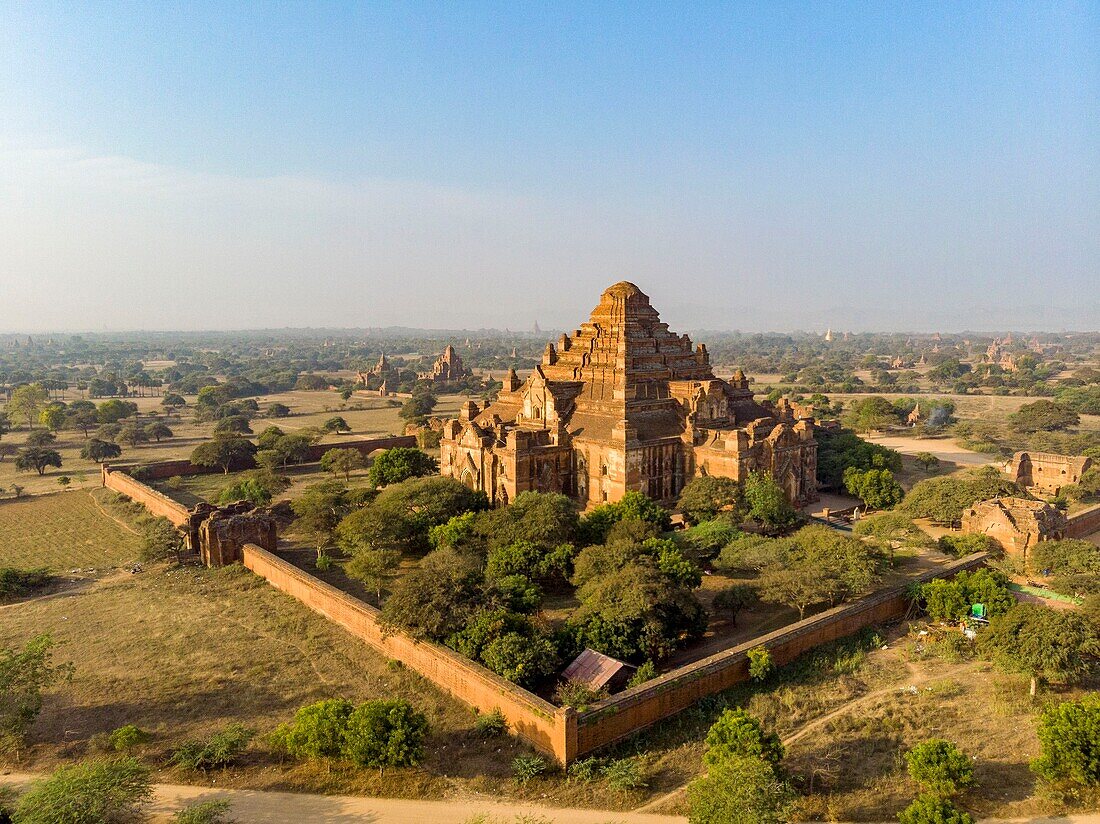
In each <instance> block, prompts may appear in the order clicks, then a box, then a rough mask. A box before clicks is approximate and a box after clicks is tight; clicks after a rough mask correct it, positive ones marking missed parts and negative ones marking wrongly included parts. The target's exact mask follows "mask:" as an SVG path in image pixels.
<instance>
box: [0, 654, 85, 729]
mask: <svg viewBox="0 0 1100 824" xmlns="http://www.w3.org/2000/svg"><path fill="white" fill-rule="evenodd" d="M52 650H53V640H52V639H51V638H50V636H49V635H39V636H37V637H36V638H32V639H31V640H30V641H28V642H27V643H26V645H25V646H24V647H23V648H22V649H9V648H4V647H0V738H3V737H14V738H16V739H18V738H21V737H22V736H23V734H24V733H25V732H26V731H27V730H28V729H29V728H30V726H31V724H33V723H34V720H35V719H36V718H37V717H38V713H39V712H40V711H41V710H42V690H44V689H46V688H47V687H50V686H53V685H54V684H56V683H57V682H58V681H64V680H68V679H70V678H72V672H73V668H72V664H54V663H53V653H52Z"/></svg>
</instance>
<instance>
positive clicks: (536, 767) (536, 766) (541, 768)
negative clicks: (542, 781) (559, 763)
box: [512, 755, 547, 784]
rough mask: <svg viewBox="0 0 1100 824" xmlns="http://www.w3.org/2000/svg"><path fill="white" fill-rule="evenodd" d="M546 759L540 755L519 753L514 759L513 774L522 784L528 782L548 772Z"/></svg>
mask: <svg viewBox="0 0 1100 824" xmlns="http://www.w3.org/2000/svg"><path fill="white" fill-rule="evenodd" d="M546 769H547V764H546V759H545V758H543V757H542V756H538V755H517V756H516V757H515V758H513V759H512V776H513V777H514V778H515V779H516V781H518V782H519V783H520V784H526V783H527V782H528V781H530V780H531V779H532V778H536V777H538V776H540V775H542V774H543V773H544V772H546Z"/></svg>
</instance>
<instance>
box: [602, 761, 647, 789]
mask: <svg viewBox="0 0 1100 824" xmlns="http://www.w3.org/2000/svg"><path fill="white" fill-rule="evenodd" d="M603 777H604V778H605V779H607V783H608V785H609V786H610V787H611V788H612V789H615V790H643V789H645V788H646V787H647V786H649V785H648V783H647V782H646V770H645V765H644V764H643V763H642V761H641V759H639V758H619V759H616V760H615V761H612V762H611V763H609V764H608V765H607V766H605V767H604V768H603Z"/></svg>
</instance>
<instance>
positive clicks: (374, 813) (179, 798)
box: [0, 773, 687, 824]
mask: <svg viewBox="0 0 1100 824" xmlns="http://www.w3.org/2000/svg"><path fill="white" fill-rule="evenodd" d="M38 777H39V776H34V775H27V774H22V773H13V774H11V775H0V785H2V784H13V785H24V786H25V785H26V784H29V783H30V782H31V781H33V780H35V779H36V778H38ZM156 790H157V799H156V802H155V803H154V805H153V806H152V807H151V808H150V812H152V814H153V816H152V821H155V822H167V821H169V820H170V818H171V814H172V813H173V812H175V811H177V810H179V809H181V808H182V807H184V806H186V805H187V804H191V803H194V802H196V801H213V800H215V799H224V800H226V801H229V802H230V803H231V804H232V805H233V807H232V810H231V813H230V815H231V817H232V818H233V819H235V820H236V821H238V822H239V824H306V822H309V824H375V822H377V824H424V822H431V824H464V822H467V821H469V820H470V819H471V818H472V817H474V816H476V815H479V814H482V815H485V816H486V818H487V821H486V822H485V824H497V822H498V821H499V822H500V824H513V822H514V821H515V819H516V817H517V816H529V817H530V820H531V821H532V824H534V822H539V824H541V821H540V819H545V820H546V821H550V822H553V823H554V824H687V819H686V818H682V817H680V816H675V815H652V814H644V813H636V812H610V811H607V810H578V809H556V808H553V807H538V806H533V805H527V804H505V803H500V802H496V801H491V800H486V801H481V800H472V799H456V800H453V801H414V800H408V799H394V798H361V797H356V796H340V795H309V794H306V793H282V792H266V791H258V790H230V789H225V790H221V789H215V788H209V787H193V786H184V785H178V784H158V785H156Z"/></svg>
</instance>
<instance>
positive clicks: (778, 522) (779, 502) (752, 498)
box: [744, 472, 798, 529]
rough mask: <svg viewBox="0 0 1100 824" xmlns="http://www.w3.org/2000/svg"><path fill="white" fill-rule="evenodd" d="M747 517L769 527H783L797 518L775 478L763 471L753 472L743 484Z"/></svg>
mask: <svg viewBox="0 0 1100 824" xmlns="http://www.w3.org/2000/svg"><path fill="white" fill-rule="evenodd" d="M744 493H745V504H746V505H747V507H748V515H749V517H750V518H751V519H752V520H754V521H757V522H759V523H761V524H763V525H764V526H766V527H769V528H771V529H783V528H785V527H788V526H790V525H792V524H793V523H794V522H795V521H796V520H797V518H798V513H797V512H795V509H794V507H793V506H791V502H790V501H788V500H787V495H786V493H785V492H784V491H783V490H782V488H780V486H779V484H777V483H776V482H775V479H774V478H773V477H772V476H771V475H769V474H767V473H764V472H753V473H751V474H750V475H749V476H748V477H747V478H746V479H745V484H744Z"/></svg>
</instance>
